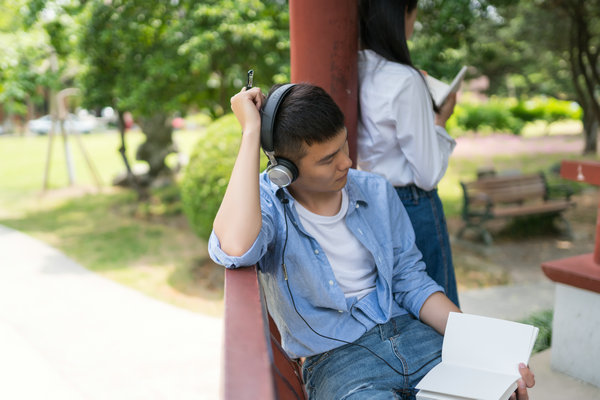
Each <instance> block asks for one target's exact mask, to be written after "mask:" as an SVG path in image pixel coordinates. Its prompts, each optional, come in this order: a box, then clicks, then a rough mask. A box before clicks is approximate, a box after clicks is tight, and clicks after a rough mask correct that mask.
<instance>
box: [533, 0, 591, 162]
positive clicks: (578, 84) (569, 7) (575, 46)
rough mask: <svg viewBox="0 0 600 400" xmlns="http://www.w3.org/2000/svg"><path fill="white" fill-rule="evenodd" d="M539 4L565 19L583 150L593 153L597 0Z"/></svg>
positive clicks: (550, 0) (571, 0) (558, 0)
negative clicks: (580, 122) (580, 112)
mask: <svg viewBox="0 0 600 400" xmlns="http://www.w3.org/2000/svg"><path fill="white" fill-rule="evenodd" d="M541 6H542V7H544V9H545V10H548V11H549V12H553V13H556V15H558V16H559V17H563V18H562V20H565V21H566V22H567V26H568V36H567V37H568V54H569V63H570V65H571V74H572V79H573V87H574V89H575V93H576V97H577V101H578V103H579V104H580V105H581V108H582V109H583V127H584V132H585V149H584V152H586V153H592V152H594V151H595V150H596V146H597V143H598V129H599V128H600V62H599V56H600V0H587V1H585V0H546V1H543V2H541Z"/></svg>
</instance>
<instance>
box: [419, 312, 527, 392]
mask: <svg viewBox="0 0 600 400" xmlns="http://www.w3.org/2000/svg"><path fill="white" fill-rule="evenodd" d="M537 335H538V328H536V327H535V326H531V325H525V324H520V323H518V322H512V321H505V320H501V319H495V318H488V317H481V316H477V315H469V314H461V313H450V317H449V318H448V324H447V325H446V334H445V335H444V344H443V346H442V362H441V363H439V364H438V365H436V366H435V367H434V368H433V369H432V370H431V371H429V372H428V373H427V375H425V377H424V378H423V379H422V380H421V382H419V384H418V385H417V389H420V391H419V393H417V400H459V399H477V400H506V399H508V398H509V397H510V395H511V394H512V392H514V391H515V389H516V388H517V381H518V380H519V379H520V378H521V375H520V374H519V363H521V362H522V363H525V364H527V363H528V362H529V356H530V355H531V350H532V349H533V345H534V344H535V339H536V338H537Z"/></svg>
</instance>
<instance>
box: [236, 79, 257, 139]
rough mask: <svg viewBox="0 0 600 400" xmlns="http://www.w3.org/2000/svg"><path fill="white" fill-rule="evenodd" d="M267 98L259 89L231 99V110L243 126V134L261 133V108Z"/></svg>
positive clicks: (243, 91)
mask: <svg viewBox="0 0 600 400" xmlns="http://www.w3.org/2000/svg"><path fill="white" fill-rule="evenodd" d="M264 101H265V96H264V95H263V94H262V92H261V91H260V89H259V88H252V89H250V90H246V88H243V89H242V91H241V92H239V93H238V94H236V95H235V96H233V97H232V98H231V109H232V110H233V113H234V114H235V116H236V118H237V119H238V121H239V122H240V125H241V126H242V132H243V133H246V132H256V133H259V132H260V108H261V107H262V104H263V103H264Z"/></svg>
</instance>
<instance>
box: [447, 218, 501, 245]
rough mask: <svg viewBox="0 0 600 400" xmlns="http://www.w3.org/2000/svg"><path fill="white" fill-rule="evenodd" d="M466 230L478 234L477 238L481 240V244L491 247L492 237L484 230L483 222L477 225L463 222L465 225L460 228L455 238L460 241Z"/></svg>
mask: <svg viewBox="0 0 600 400" xmlns="http://www.w3.org/2000/svg"><path fill="white" fill-rule="evenodd" d="M467 229H473V230H475V231H476V232H477V233H478V234H479V237H480V238H481V240H482V241H483V243H485V244H486V245H487V246H489V245H491V244H492V243H493V242H494V239H492V235H491V234H490V232H489V231H488V230H487V229H485V228H484V226H483V221H482V222H481V223H479V224H477V225H476V224H473V223H471V222H465V225H464V226H463V227H462V228H460V230H459V231H458V233H457V234H456V237H457V238H459V239H462V237H463V235H464V234H465V232H466V231H467Z"/></svg>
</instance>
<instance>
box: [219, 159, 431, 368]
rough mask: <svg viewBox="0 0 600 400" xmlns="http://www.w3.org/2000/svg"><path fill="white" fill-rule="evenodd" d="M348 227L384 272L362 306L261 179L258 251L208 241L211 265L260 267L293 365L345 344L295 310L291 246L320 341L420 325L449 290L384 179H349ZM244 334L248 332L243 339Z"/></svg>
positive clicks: (352, 175)
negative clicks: (240, 251) (382, 327)
mask: <svg viewBox="0 0 600 400" xmlns="http://www.w3.org/2000/svg"><path fill="white" fill-rule="evenodd" d="M346 188H347V190H348V200H349V205H348V213H347V215H346V224H347V225H348V228H349V229H350V231H351V232H352V233H353V234H354V235H355V236H356V237H357V238H358V240H359V241H360V242H361V243H362V244H363V245H364V246H365V247H366V248H367V249H368V251H369V252H370V253H371V254H372V256H373V259H374V260H375V264H376V268H377V273H378V275H377V280H376V289H375V290H374V291H372V292H370V293H369V294H367V295H366V296H365V297H363V298H361V299H360V300H358V299H357V298H356V297H349V298H346V297H345V296H344V292H343V291H342V289H341V288H340V287H339V286H338V284H337V282H336V279H335V276H334V274H333V270H332V269H331V265H330V264H329V261H328V260H327V256H326V255H325V252H324V251H323V249H322V248H321V246H320V245H319V243H318V242H317V241H316V240H315V239H314V238H313V237H311V236H310V235H309V234H308V233H307V232H306V230H305V229H304V228H303V227H302V224H301V222H300V219H299V217H298V214H297V212H296V208H295V207H294V199H293V197H292V196H290V194H289V193H288V192H287V190H286V196H287V198H288V199H289V203H288V204H283V203H282V202H281V201H280V200H279V199H278V198H277V197H276V194H275V193H276V191H277V186H275V185H273V184H272V183H271V182H270V181H269V179H268V177H267V176H266V175H265V174H264V173H263V174H261V177H260V196H261V209H262V227H261V230H260V233H259V234H258V237H257V238H256V241H255V242H254V244H253V245H252V247H251V248H250V249H249V250H248V251H247V252H246V253H245V254H244V255H242V256H241V257H231V256H229V255H227V254H225V252H223V250H221V247H220V244H219V240H218V238H217V237H216V235H215V233H214V232H213V233H212V234H211V237H210V240H209V244H208V247H209V253H210V256H211V258H212V259H213V260H214V261H215V262H217V263H219V264H221V265H224V266H225V267H227V268H237V267H241V266H248V265H253V264H256V263H258V264H259V271H260V279H261V284H262V287H263V290H264V291H265V295H266V299H267V307H268V309H269V313H270V314H271V316H272V317H273V320H274V321H275V323H276V325H277V327H278V328H279V332H280V333H281V344H282V346H283V348H284V349H285V350H286V352H287V353H288V354H289V356H290V357H292V358H297V357H308V356H312V355H315V354H319V353H323V352H325V351H328V350H331V349H333V348H336V347H339V346H341V345H343V344H344V343H342V342H338V341H336V340H331V339H325V338H323V337H320V336H318V335H316V334H315V333H314V332H313V331H311V329H310V328H309V327H308V326H307V325H306V323H305V322H304V321H302V319H301V318H300V316H298V314H297V313H296V311H295V310H294V306H293V304H292V299H291V298H290V293H289V292H288V288H287V284H286V281H285V279H284V273H283V268H282V266H281V256H282V252H283V246H284V241H285V235H286V223H285V219H284V211H283V207H286V208H287V211H286V213H287V219H288V224H287V226H288V239H287V246H286V250H285V265H286V269H287V273H288V280H289V286H290V289H291V292H292V294H293V299H294V302H295V303H296V307H297V309H298V311H299V312H300V314H301V315H302V317H304V319H306V321H307V322H308V323H309V324H310V326H311V327H312V328H313V329H314V330H316V331H317V332H318V333H320V334H321V335H325V336H329V337H332V338H336V339H343V340H345V341H348V342H351V341H354V340H356V339H358V338H359V337H360V336H362V335H363V334H364V333H365V332H366V331H368V330H369V329H371V328H372V327H373V326H375V325H376V324H381V323H385V322H387V321H388V320H389V319H390V318H392V317H395V316H398V315H402V314H406V313H411V314H413V315H414V316H416V317H417V318H418V317H419V310H420V309H421V306H422V305H423V303H424V302H425V300H426V299H427V298H428V297H429V296H430V295H431V294H432V293H434V292H438V291H440V292H441V291H443V289H442V287H440V286H438V285H437V284H436V283H435V282H434V281H433V280H432V279H431V278H430V277H429V276H428V275H427V274H426V273H425V264H424V263H423V262H422V261H421V253H420V252H419V250H418V249H417V247H416V246H415V235H414V231H413V228H412V225H411V223H410V220H409V218H408V214H407V213H406V210H405V209H404V206H403V205H402V203H401V202H400V200H399V199H398V195H397V194H396V192H395V191H394V188H393V187H392V186H391V185H390V184H389V183H388V182H387V181H386V180H385V179H384V178H382V177H380V176H378V175H374V174H371V173H367V172H362V171H357V170H354V169H351V170H350V172H349V174H348V183H347V184H346ZM240 334H241V335H243V333H242V332H240Z"/></svg>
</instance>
